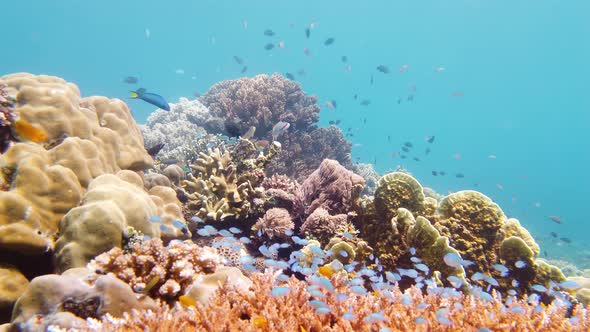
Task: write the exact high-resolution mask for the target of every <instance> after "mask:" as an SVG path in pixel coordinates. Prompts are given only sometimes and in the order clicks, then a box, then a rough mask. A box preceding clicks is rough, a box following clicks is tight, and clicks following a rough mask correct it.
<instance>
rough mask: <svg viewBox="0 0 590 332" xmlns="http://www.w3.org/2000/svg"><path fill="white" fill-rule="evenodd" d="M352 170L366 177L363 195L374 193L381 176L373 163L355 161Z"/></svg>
mask: <svg viewBox="0 0 590 332" xmlns="http://www.w3.org/2000/svg"><path fill="white" fill-rule="evenodd" d="M352 171H353V172H355V173H356V174H358V175H360V176H361V177H362V178H363V179H365V188H363V191H362V192H361V195H368V196H372V195H374V194H375V189H377V181H379V178H380V176H379V173H377V171H376V170H375V168H374V167H373V164H365V163H355V164H353V165H352Z"/></svg>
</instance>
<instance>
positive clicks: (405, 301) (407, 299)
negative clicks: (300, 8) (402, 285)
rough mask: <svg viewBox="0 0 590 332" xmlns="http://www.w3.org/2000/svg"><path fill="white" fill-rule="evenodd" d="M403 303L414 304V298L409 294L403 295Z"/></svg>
mask: <svg viewBox="0 0 590 332" xmlns="http://www.w3.org/2000/svg"><path fill="white" fill-rule="evenodd" d="M402 304H403V305H412V298H411V297H410V296H409V295H408V294H404V295H402Z"/></svg>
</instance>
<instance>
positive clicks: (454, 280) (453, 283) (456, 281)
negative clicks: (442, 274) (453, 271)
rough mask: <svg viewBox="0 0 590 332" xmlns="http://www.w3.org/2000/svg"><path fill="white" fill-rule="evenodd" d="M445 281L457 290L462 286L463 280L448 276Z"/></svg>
mask: <svg viewBox="0 0 590 332" xmlns="http://www.w3.org/2000/svg"><path fill="white" fill-rule="evenodd" d="M447 280H448V281H449V283H450V284H451V286H453V287H455V288H459V287H461V286H462V285H463V280H462V279H461V278H459V277H457V276H448V277H447Z"/></svg>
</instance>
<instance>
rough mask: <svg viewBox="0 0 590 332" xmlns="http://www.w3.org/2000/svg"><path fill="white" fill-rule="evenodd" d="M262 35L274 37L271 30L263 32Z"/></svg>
mask: <svg viewBox="0 0 590 332" xmlns="http://www.w3.org/2000/svg"><path fill="white" fill-rule="evenodd" d="M264 35H265V36H268V37H272V36H274V35H275V32H274V31H272V30H271V29H266V30H264Z"/></svg>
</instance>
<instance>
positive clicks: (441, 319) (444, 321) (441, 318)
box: [436, 316, 453, 326]
mask: <svg viewBox="0 0 590 332" xmlns="http://www.w3.org/2000/svg"><path fill="white" fill-rule="evenodd" d="M436 320H437V321H438V322H439V323H441V324H442V325H445V326H450V325H453V322H451V321H450V320H449V319H448V318H447V317H444V316H437V317H436Z"/></svg>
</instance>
